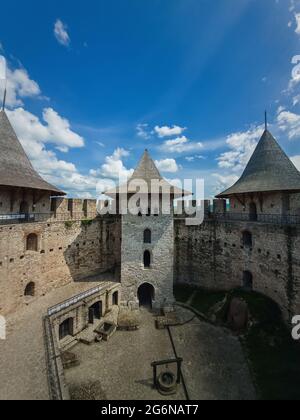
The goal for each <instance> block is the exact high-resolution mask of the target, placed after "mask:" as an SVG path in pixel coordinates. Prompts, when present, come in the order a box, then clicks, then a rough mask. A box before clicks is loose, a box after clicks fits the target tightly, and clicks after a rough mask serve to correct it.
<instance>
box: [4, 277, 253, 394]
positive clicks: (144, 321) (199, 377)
mask: <svg viewBox="0 0 300 420" xmlns="http://www.w3.org/2000/svg"><path fill="white" fill-rule="evenodd" d="M99 284H100V282H99V281H97V282H89V283H86V282H83V283H72V284H70V285H67V286H65V287H62V288H60V289H56V290H53V291H52V292H51V293H50V294H48V295H47V296H46V297H43V298H39V299H37V300H36V301H33V302H32V303H31V304H30V305H28V306H26V307H24V308H23V309H22V310H21V311H18V312H17V313H16V314H14V315H13V316H10V317H8V319H7V321H8V328H7V340H6V341H0V375H1V381H0V399H1V400H4V399H5V400H15V399H21V400H43V399H49V393H48V383H47V373H46V361H45V347H44V339H43V327H42V316H43V315H44V314H45V313H46V310H47V308H48V307H50V306H52V305H55V304H57V303H59V302H62V301H64V300H65V299H67V298H69V297H70V296H74V295H76V294H78V293H80V292H82V291H85V290H88V289H90V288H92V287H94V286H95V285H99ZM180 310H182V309H180ZM182 311H184V310H182ZM184 317H185V318H186V319H191V318H192V316H191V313H189V312H186V313H184V314H183V318H184ZM170 330H171V335H172V337H173V340H174V343H175V348H176V352H177V354H178V356H180V357H183V359H184V363H183V374H184V378H185V382H186V386H187V389H188V393H189V396H190V398H191V399H201V400H202V399H233V400H235V399H254V398H255V391H254V388H253V385H252V382H251V378H250V374H249V371H248V367H247V364H246V361H245V358H244V355H243V352H242V348H241V345H240V343H239V340H238V339H237V338H235V337H233V336H232V335H231V334H230V333H229V332H228V331H226V330H223V329H220V328H216V327H213V326H211V325H208V324H206V323H202V322H200V321H199V320H198V319H197V318H194V319H193V321H191V322H190V323H188V324H186V325H185V326H178V327H172V328H171V329H170ZM72 351H74V352H75V353H76V354H77V355H78V358H79V359H80V360H81V365H80V366H78V367H75V368H72V369H70V370H68V371H66V379H67V383H68V384H70V385H75V386H81V385H82V384H85V383H87V382H91V383H93V382H100V384H101V388H102V390H103V395H102V398H103V397H104V396H105V397H106V398H107V399H109V400H112V399H120V400H127V399H128V400H132V399H141V400H155V399H162V400H164V399H166V397H163V396H161V395H160V394H158V393H157V391H155V390H153V389H152V382H153V379H152V368H151V362H153V361H155V360H161V359H168V358H173V357H174V351H173V348H172V345H171V341H170V337H169V334H168V331H167V330H157V329H156V328H155V325H154V316H153V314H151V313H150V312H148V311H147V310H143V311H142V312H141V327H140V329H139V330H138V331H131V332H123V331H118V332H117V333H116V334H115V335H114V336H113V337H112V338H111V339H110V341H109V342H108V343H105V342H101V343H98V344H93V345H91V346H86V345H83V344H78V345H77V346H76V347H75V348H74V349H73V350H72ZM169 399H185V394H184V391H183V387H182V386H181V387H180V388H179V391H178V394H177V395H175V396H173V397H171V398H169Z"/></svg>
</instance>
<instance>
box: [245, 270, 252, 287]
mask: <svg viewBox="0 0 300 420" xmlns="http://www.w3.org/2000/svg"><path fill="white" fill-rule="evenodd" d="M243 289H245V290H247V291H252V290H253V275H252V273H251V272H250V271H244V273H243Z"/></svg>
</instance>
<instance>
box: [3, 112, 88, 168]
mask: <svg viewBox="0 0 300 420" xmlns="http://www.w3.org/2000/svg"><path fill="white" fill-rule="evenodd" d="M49 111H50V110H49V109H48V110H44V114H43V115H44V117H45V116H46V115H48V113H49ZM51 111H52V112H54V111H53V110H51ZM7 114H8V117H9V119H10V121H11V123H12V125H13V127H14V129H15V131H16V134H17V136H18V138H19V139H20V141H21V143H22V145H23V147H24V149H25V151H26V153H27V155H28V156H29V158H30V160H31V161H32V163H33V165H34V167H35V168H36V169H37V170H38V171H39V172H40V173H41V174H43V175H51V174H52V173H54V172H56V171H62V172H64V173H70V172H76V167H75V165H74V164H73V163H69V162H65V161H64V160H59V159H58V158H57V156H56V154H55V153H54V152H53V151H51V150H47V149H46V148H45V143H53V144H59V145H61V147H63V146H64V145H65V146H66V147H80V146H83V144H84V143H83V139H81V137H79V136H78V135H77V134H75V133H73V132H71V131H70V129H69V128H68V125H67V123H65V125H63V124H59V122H60V119H61V117H59V116H58V114H57V113H55V118H54V121H51V118H50V119H49V120H48V121H47V122H48V124H47V125H43V124H42V123H41V122H40V120H39V118H38V117H36V116H35V115H33V114H31V113H30V112H28V111H25V110H24V109H23V108H17V109H15V110H13V111H9V110H8V111H7ZM63 121H66V120H63ZM56 123H57V124H58V125H57V126H55V127H53V125H52V124H56ZM78 139H81V141H80V142H79V141H78ZM72 140H73V141H72ZM81 142H82V143H81Z"/></svg>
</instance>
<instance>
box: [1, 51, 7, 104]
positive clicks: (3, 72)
mask: <svg viewBox="0 0 300 420" xmlns="http://www.w3.org/2000/svg"><path fill="white" fill-rule="evenodd" d="M0 82H1V83H0V88H1V87H2V86H1V85H2V84H3V87H4V93H3V102H2V111H4V109H5V102H6V92H7V77H6V59H5V57H3V55H0Z"/></svg>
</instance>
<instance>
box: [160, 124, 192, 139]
mask: <svg viewBox="0 0 300 420" xmlns="http://www.w3.org/2000/svg"><path fill="white" fill-rule="evenodd" d="M185 130H186V128H183V127H179V126H178V125H173V127H168V126H163V127H159V126H156V127H155V128H154V131H155V133H156V134H157V135H158V137H160V138H163V137H172V136H180V135H181V134H182V133H183V132H184V131H185Z"/></svg>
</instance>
